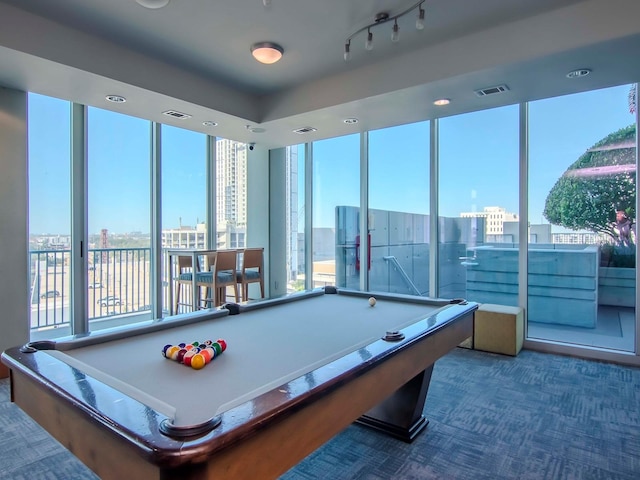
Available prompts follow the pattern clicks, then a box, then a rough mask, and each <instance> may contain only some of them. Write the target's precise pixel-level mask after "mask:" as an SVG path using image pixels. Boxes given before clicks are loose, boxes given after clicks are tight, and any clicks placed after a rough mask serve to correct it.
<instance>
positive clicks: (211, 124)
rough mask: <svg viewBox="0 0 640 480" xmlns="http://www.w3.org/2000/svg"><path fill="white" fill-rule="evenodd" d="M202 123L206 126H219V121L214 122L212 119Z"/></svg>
mask: <svg viewBox="0 0 640 480" xmlns="http://www.w3.org/2000/svg"><path fill="white" fill-rule="evenodd" d="M202 125H204V126H205V127H217V126H218V123H217V122H212V121H211V120H205V121H204V122H202Z"/></svg>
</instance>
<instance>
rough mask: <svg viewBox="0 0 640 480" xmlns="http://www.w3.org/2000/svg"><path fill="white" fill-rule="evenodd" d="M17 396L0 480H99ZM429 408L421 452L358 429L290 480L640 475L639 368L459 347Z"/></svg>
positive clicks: (443, 365)
mask: <svg viewBox="0 0 640 480" xmlns="http://www.w3.org/2000/svg"><path fill="white" fill-rule="evenodd" d="M8 398H9V385H8V381H7V380H2V381H0V430H1V431H2V436H1V438H0V478H2V479H5V478H6V479H12V480H13V479H16V480H17V479H29V480H37V479H65V480H67V479H95V478H96V477H95V476H94V475H93V474H91V472H89V471H88V470H87V469H86V468H85V467H84V466H83V465H82V464H81V463H80V462H78V461H77V460H76V459H75V458H74V457H73V456H72V455H70V454H69V453H68V452H67V451H66V450H65V449H64V448H63V447H61V446H60V445H59V444H58V443H57V442H55V441H54V440H52V439H51V437H49V436H48V435H47V434H46V433H45V432H43V431H42V429H40V428H39V427H38V426H37V425H34V424H33V423H32V422H31V421H29V420H28V418H27V417H26V416H25V415H24V414H22V412H21V411H20V410H19V409H18V408H17V407H16V406H15V405H12V404H11V403H10V402H9V401H8ZM425 411H426V412H427V414H428V418H429V419H430V424H429V427H428V428H427V430H426V431H425V432H423V434H422V435H420V436H419V437H418V438H417V439H416V441H414V442H413V443H412V444H405V443H403V442H399V441H396V440H394V439H391V438H388V437H386V436H384V435H382V434H379V433H377V432H373V431H371V430H368V429H366V428H365V427H361V426H358V425H353V426H351V427H349V428H348V429H347V430H345V431H344V432H343V433H341V434H340V435H338V436H337V437H335V438H334V439H333V440H331V441H330V442H329V443H327V444H326V445H324V446H323V447H322V448H320V449H319V450H317V451H316V452H314V453H313V454H311V455H310V456H309V457H307V458H306V459H305V460H303V461H302V462H301V463H300V464H299V465H297V466H296V467H294V468H293V469H291V470H290V471H289V472H287V473H286V474H285V475H283V477H282V478H281V480H308V479H362V480H382V479H384V480H387V479H407V480H408V479H416V480H417V479H420V480H423V479H440V478H443V479H458V480H464V479H473V480H478V479H492V480H497V479H603V480H604V479H607V480H616V479H620V480H622V479H629V480H636V479H638V478H640V369H638V368H632V367H624V366H619V365H612V364H606V363H601V362H593V361H588V360H581V359H575V358H569V357H562V356H556V355H550V354H543V353H538V352H530V351H522V352H521V353H520V355H519V356H518V357H516V358H512V357H506V356H502V355H494V354H489V353H482V352H477V351H473V350H466V349H460V348H459V349H456V350H455V351H453V352H452V353H450V354H449V355H447V356H446V357H444V358H443V359H441V360H440V361H438V363H436V366H435V368H434V373H433V378H432V382H431V388H430V391H429V396H428V398H427V405H426V408H425Z"/></svg>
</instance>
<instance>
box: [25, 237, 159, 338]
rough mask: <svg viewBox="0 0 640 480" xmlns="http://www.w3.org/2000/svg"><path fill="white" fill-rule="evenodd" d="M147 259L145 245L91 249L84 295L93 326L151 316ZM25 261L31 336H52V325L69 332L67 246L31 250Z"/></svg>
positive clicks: (64, 332)
mask: <svg viewBox="0 0 640 480" xmlns="http://www.w3.org/2000/svg"><path fill="white" fill-rule="evenodd" d="M163 258H164V253H163ZM150 261H151V250H150V249H149V248H105V249H92V250H89V259H88V262H89V268H88V278H87V286H88V288H87V299H88V319H89V323H90V324H92V326H91V330H92V331H93V330H99V329H100V328H106V327H111V326H115V325H116V324H130V323H135V322H138V321H142V320H147V319H149V318H150V316H151V298H150V291H151V289H150V285H151V276H150V275H151V274H150V272H151V268H150ZM29 265H30V281H31V293H30V303H31V311H30V328H31V331H32V336H33V335H36V336H38V337H40V336H51V332H50V330H51V329H60V331H58V332H56V334H55V336H61V335H66V334H68V333H71V329H70V321H71V310H70V303H71V251H70V250H68V249H66V250H65V249H53V250H51V249H50V250H31V251H30V258H29ZM164 293H165V294H166V292H164ZM163 298H166V295H165V296H164V297H163Z"/></svg>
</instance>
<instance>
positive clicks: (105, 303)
mask: <svg viewBox="0 0 640 480" xmlns="http://www.w3.org/2000/svg"><path fill="white" fill-rule="evenodd" d="M87 126H88V128H87V156H88V158H87V172H88V173H87V175H88V185H87V192H88V233H89V249H88V250H89V287H91V288H90V289H89V294H88V303H89V317H90V318H92V319H94V321H93V322H90V324H89V325H90V327H89V328H90V330H95V329H98V328H100V322H97V321H95V320H97V319H106V318H108V317H111V316H118V317H119V318H120V319H121V322H122V323H125V324H126V323H129V322H130V321H133V320H134V319H135V316H131V315H129V314H131V313H137V312H140V311H144V310H145V309H147V308H148V307H147V306H148V305H149V303H150V276H149V275H150V269H149V261H150V256H149V252H150V248H151V239H150V178H151V177H150V170H151V155H150V145H151V140H150V132H151V129H150V122H148V121H145V120H141V119H138V118H134V117H130V116H126V115H121V114H118V113H114V112H110V111H107V110H101V109H98V108H89V109H88V116H87ZM110 326H112V324H110Z"/></svg>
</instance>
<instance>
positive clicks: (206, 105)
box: [0, 0, 640, 148]
mask: <svg viewBox="0 0 640 480" xmlns="http://www.w3.org/2000/svg"><path fill="white" fill-rule="evenodd" d="M266 3H267V4H268V5H267V6H265V5H264V2H263V0H170V1H169V3H168V5H166V6H165V7H163V8H158V9H148V8H144V7H142V6H141V5H140V4H139V3H137V2H136V1H135V0H91V1H89V0H56V1H44V0H0V85H3V86H6V87H11V88H18V89H22V90H25V91H31V92H37V93H42V94H45V95H50V96H55V97H58V98H62V99H66V100H71V101H76V102H80V103H83V104H87V105H92V106H96V107H100V108H106V109H111V110H114V111H119V112H122V113H125V114H128V115H134V116H137V117H141V118H145V119H149V120H154V121H158V122H162V123H165V124H170V125H175V126H179V127H183V128H187V129H190V130H195V131H200V132H204V133H208V134H211V135H216V136H220V137H225V138H231V139H234V140H238V141H243V142H255V143H256V145H257V146H264V147H266V148H274V147H279V146H284V145H291V144H297V143H303V142H308V141H314V140H318V139H323V138H329V137H334V136H339V135H345V134H349V133H355V132H359V131H364V130H372V129H377V128H383V127H388V126H392V125H400V124H404V123H409V122H415V121H420V120H426V119H430V118H435V117H443V116H449V115H454V114H459V113H463V112H469V111H475V110H480V109H485V108H490V107H493V106H499V105H507V104H514V103H518V102H521V101H526V100H534V99H539V98H546V97H552V96H557V95H562V94H566V93H572V92H579V91H584V90H588V89H594V88H601V87H606V86H611V85H617V84H623V83H631V82H635V81H638V80H639V79H640V62H638V61H637V60H636V59H635V58H636V52H638V51H640V22H638V20H637V19H638V18H640V2H637V1H636V0H482V1H477V0H425V1H424V3H423V7H424V9H425V10H426V16H425V28H424V30H421V31H418V30H416V28H415V19H416V16H417V9H416V10H413V11H411V12H410V13H408V14H407V15H405V16H402V17H401V18H400V19H399V21H398V23H399V27H400V41H399V42H397V43H393V42H391V39H390V35H391V24H390V23H386V24H383V25H376V26H374V27H373V28H372V32H373V34H374V49H373V50H372V51H367V50H365V48H364V42H365V39H366V34H365V33H360V34H358V35H356V36H355V37H354V38H353V40H352V43H351V59H350V60H349V61H348V62H345V60H344V58H343V52H344V44H345V41H346V39H347V38H348V37H349V36H350V35H352V34H353V33H354V32H356V31H357V30H359V29H360V28H362V27H364V26H366V25H368V24H370V23H372V22H373V19H374V17H375V15H376V14H377V13H380V12H387V13H389V14H390V15H391V16H393V15H395V14H397V13H399V12H402V11H404V10H406V9H407V8H409V7H411V6H412V5H414V4H415V3H416V0H350V1H346V0H315V1H314V0H271V1H270V2H266ZM260 41H272V42H276V43H278V44H280V45H281V46H282V47H283V48H284V56H283V58H282V60H280V62H278V63H275V64H273V65H263V64H260V63H258V62H257V61H255V60H254V59H253V58H252V56H251V54H250V46H251V45H252V44H253V43H255V42H260ZM577 68H588V69H590V70H591V74H590V75H588V76H586V77H583V78H578V79H572V80H569V79H567V78H566V73H567V72H568V71H570V70H573V69H577ZM500 84H506V85H507V86H508V88H509V90H508V91H507V92H505V93H501V94H498V95H491V96H486V97H482V98H481V97H478V96H477V95H476V94H475V93H474V91H475V90H477V89H479V88H484V87H489V86H493V85H500ZM109 94H117V95H122V96H124V97H126V98H127V102H126V103H122V104H112V103H109V102H107V101H106V100H105V96H106V95H109ZM444 97H446V98H450V99H451V103H450V104H449V105H447V106H444V107H435V106H434V105H433V103H432V102H433V101H434V100H436V99H438V98H444ZM167 110H176V111H179V112H183V113H186V114H189V115H191V118H188V119H183V120H178V119H174V118H171V117H168V116H166V115H163V114H162V112H164V111H167ZM346 118H358V119H359V122H358V123H356V124H346V123H344V120H345V119H346ZM203 121H213V122H216V123H217V124H218V125H217V126H215V127H206V126H204V125H203V124H202V122H203ZM301 127H313V128H316V129H317V130H316V131H313V132H311V133H307V134H304V135H300V134H297V133H293V130H295V129H299V128H301Z"/></svg>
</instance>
